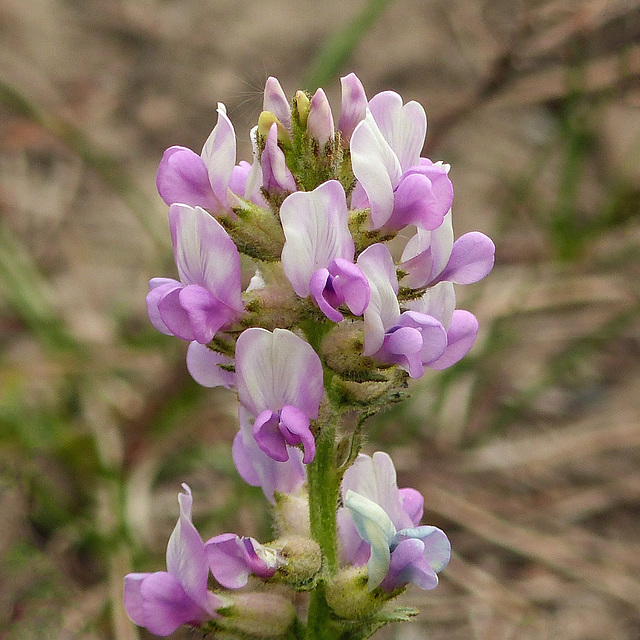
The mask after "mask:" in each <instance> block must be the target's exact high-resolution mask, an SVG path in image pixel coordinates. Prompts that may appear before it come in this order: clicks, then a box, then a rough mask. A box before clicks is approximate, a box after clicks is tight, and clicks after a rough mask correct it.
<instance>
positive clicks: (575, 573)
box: [0, 0, 640, 640]
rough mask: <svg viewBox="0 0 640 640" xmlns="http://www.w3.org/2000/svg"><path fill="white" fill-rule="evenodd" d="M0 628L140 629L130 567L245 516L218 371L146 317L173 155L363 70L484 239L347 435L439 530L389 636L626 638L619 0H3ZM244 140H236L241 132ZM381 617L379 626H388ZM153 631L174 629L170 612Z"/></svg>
mask: <svg viewBox="0 0 640 640" xmlns="http://www.w3.org/2000/svg"><path fill="white" fill-rule="evenodd" d="M0 18H1V19H0V25H2V27H1V28H2V33H3V38H2V40H0V61H1V62H2V64H0V114H1V117H0V213H1V215H2V218H1V219H0V327H1V333H0V336H1V337H0V340H1V341H2V351H1V354H0V359H1V360H0V361H1V363H2V367H1V370H0V467H1V469H2V475H1V478H0V491H1V492H2V493H1V495H2V499H1V500H0V518H1V521H2V523H3V524H2V525H1V526H0V553H1V555H2V562H1V563H0V583H1V584H2V585H3V588H2V589H1V590H0V637H1V638H4V639H5V640H23V639H29V638H38V639H41V638H82V639H83V640H84V639H87V640H89V639H91V640H93V639H96V640H98V639H100V640H102V639H105V640H108V639H114V640H115V639H118V640H130V639H133V638H137V637H148V636H145V633H144V632H140V631H138V630H137V629H136V628H135V627H134V626H133V625H132V624H131V623H130V622H129V621H128V619H127V617H126V615H125V613H124V611H123V608H122V604H121V590H122V577H123V575H124V574H125V573H127V572H129V571H132V570H139V571H146V570H156V569H161V568H163V565H164V559H163V554H164V550H165V545H166V540H167V538H168V536H169V534H170V531H171V529H172V528H173V525H174V523H175V518H176V514H177V501H176V495H177V493H178V491H179V488H180V483H181V482H185V481H186V482H189V484H190V485H191V487H192V489H193V491H194V495H195V507H196V514H195V517H196V522H197V525H198V527H199V529H200V530H201V532H202V534H203V536H205V537H209V536H212V535H215V534H217V533H222V532H224V531H237V532H238V533H242V534H245V535H254V536H256V537H258V538H261V537H267V536H268V530H269V522H268V518H267V510H266V505H265V503H264V500H263V498H262V495H261V493H260V492H259V491H258V490H255V489H253V488H251V487H248V486H247V485H245V484H244V483H243V482H241V481H240V480H239V478H238V476H237V473H236V472H235V470H234V468H233V464H232V461H231V454H230V445H231V441H232V439H233V436H234V435H235V430H236V422H235V415H234V411H235V405H234V398H233V395H232V394H231V393H230V392H227V391H225V390H221V389H215V390H207V389H202V388H200V387H198V386H197V385H196V384H195V383H194V382H193V381H192V380H191V379H190V378H189V376H188V374H187V373H186V370H185V365H184V354H185V345H183V344H180V343H179V341H177V340H174V339H171V338H167V337H166V336H163V335H160V334H158V333H157V332H155V331H154V330H153V329H152V328H151V327H150V325H149V323H148V320H147V318H146V312H145V307H144V296H145V294H146V282H147V280H148V279H149V278H150V277H153V276H156V275H159V274H169V273H171V270H172V269H173V266H172V256H171V252H170V248H169V236H168V232H167V229H166V226H167V225H166V207H165V206H164V204H163V203H162V202H161V201H160V200H159V198H158V197H157V196H156V195H155V193H154V177H155V169H156V167H157V163H158V161H159V159H160V157H161V154H162V151H163V150H164V148H165V147H167V146H169V145H171V144H182V145H185V146H190V147H192V148H199V146H200V145H201V144H202V142H203V141H204V139H205V138H206V135H207V134H208V133H209V131H210V129H211V127H212V125H213V122H214V115H215V103H216V101H218V100H220V101H223V102H225V103H226V105H227V107H228V109H229V111H230V114H231V118H232V120H233V122H234V124H235V126H236V132H237V133H238V136H239V139H240V140H239V141H240V147H241V155H242V157H245V158H246V157H248V156H249V153H250V150H249V144H248V137H244V136H246V132H248V130H249V127H250V126H251V124H252V121H253V120H254V119H255V118H256V117H257V114H258V111H259V109H260V105H261V88H262V84H263V81H264V79H265V78H266V76H267V75H275V76H277V77H279V79H280V80H281V82H282V84H283V86H284V87H285V90H286V91H287V92H288V93H292V92H293V91H294V90H295V89H297V88H299V86H304V84H305V83H308V87H305V88H312V87H313V86H315V85H316V84H322V85H323V86H324V87H325V88H327V89H329V93H330V96H332V97H333V103H334V104H338V100H337V99H336V97H337V95H338V81H337V78H338V76H339V75H340V74H341V73H343V72H347V71H352V70H353V71H355V72H356V73H357V74H358V75H359V76H360V77H361V79H362V80H363V82H364V84H365V87H366V88H367V91H368V94H369V95H370V96H371V95H373V94H374V93H376V92H377V91H380V90H384V89H389V88H391V89H395V90H397V91H399V92H400V93H401V94H402V95H403V97H404V98H405V100H409V99H416V100H418V101H420V102H421V103H422V104H424V105H425V106H426V108H427V114H428V117H429V132H428V136H427V147H426V149H425V153H426V155H427V156H429V157H431V158H433V159H434V160H436V159H443V160H445V161H447V162H450V163H451V164H452V167H453V168H452V177H453V181H454V186H455V188H456V199H455V202H454V206H455V209H456V215H455V219H456V223H457V228H456V232H457V234H458V235H460V234H461V233H463V232H465V231H467V230H471V229H478V230H481V231H484V232H485V233H488V234H489V235H491V236H492V237H493V238H494V239H495V241H496V245H497V247H498V251H497V264H496V268H495V269H494V271H493V273H492V274H491V275H490V276H489V277H488V278H487V279H486V280H485V281H483V282H482V283H480V284H478V285H474V287H468V289H469V290H470V291H468V292H467V291H465V292H464V293H465V294H467V295H468V296H470V297H468V298H467V299H465V300H463V301H462V304H461V306H463V307H466V308H469V309H471V310H472V311H473V312H474V313H476V314H477V315H478V317H479V319H480V323H481V335H480V337H479V340H478V343H477V345H476V347H474V350H473V351H472V352H471V354H470V356H469V357H468V358H466V359H465V360H463V361H462V362H461V363H459V364H458V365H457V366H456V367H454V368H452V369H450V370H448V371H446V372H442V373H438V374H436V373H432V374H428V375H426V376H425V378H424V379H423V380H421V381H420V382H418V383H415V384H413V385H412V387H411V389H410V391H411V394H412V398H411V399H410V400H409V401H408V402H407V403H405V404H404V405H400V406H397V407H394V408H393V409H392V410H390V411H388V412H386V413H385V414H383V415H382V416H380V417H377V418H376V419H375V420H373V421H371V423H370V424H369V425H368V427H367V429H368V435H369V439H370V442H369V444H368V445H367V446H368V448H369V449H370V450H375V448H376V446H377V445H378V444H379V445H380V446H381V447H383V448H384V449H385V450H389V451H390V452H391V454H392V457H393V458H394V460H395V462H396V466H397V467H398V468H399V469H400V472H401V478H400V480H401V484H403V483H404V484H410V485H412V486H416V487H417V488H419V489H420V490H421V491H422V492H423V494H424V495H425V499H426V507H427V514H428V516H427V519H428V521H429V522H430V523H434V524H438V525H440V526H442V527H443V528H444V529H446V530H447V532H448V533H449V535H450V538H451V539H452V542H453V545H454V549H455V557H454V560H453V561H452V563H451V565H450V566H449V568H448V569H447V570H446V571H445V572H444V574H443V578H442V583H441V585H440V587H439V588H438V589H437V590H436V591H434V592H431V593H429V594H426V595H425V594H423V593H418V592H410V593H409V594H407V595H406V596H405V599H406V601H407V603H409V604H412V605H416V606H418V607H419V608H420V609H421V610H422V611H423V613H422V615H421V617H420V618H419V619H418V622H414V623H411V625H406V626H404V627H402V626H399V627H397V628H396V629H388V630H383V631H381V632H380V637H385V635H386V637H398V638H413V637H424V635H425V634H426V633H427V632H428V634H429V637H431V638H434V639H438V638H447V640H452V639H455V638H460V639H461V640H462V639H465V640H466V639H469V638H487V639H488V638H491V639H492V640H496V639H501V638H504V639H507V638H518V639H521V638H524V639H527V638H531V639H536V640H537V639H545V638H549V639H551V638H557V637H562V638H566V639H567V640H572V639H575V640H582V639H584V638H594V639H595V638H598V639H599V638H608V639H609V638H611V639H613V640H617V639H620V640H635V638H637V637H638V632H639V629H640V606H639V604H638V603H640V542H639V541H638V536H637V532H638V527H639V526H640V515H639V513H640V510H639V507H640V471H639V469H640V467H639V466H638V464H639V462H640V405H639V403H638V397H639V391H640V357H639V356H640V315H639V314H638V307H639V297H640V296H639V291H640V289H639V287H638V276H639V275H640V221H639V219H638V212H639V209H640V91H639V90H638V80H639V79H640V3H638V2H628V1H627V2H623V1H617V2H612V1H609V2H601V1H599V0H588V1H587V2H570V1H567V0H543V1H538V2H535V3H525V2H520V1H519V0H510V1H509V2H505V3H492V2H488V1H487V2H485V1H484V0H473V1H469V0H454V1H453V2H446V3H445V2H440V1H438V0H428V1H425V2H422V3H412V2H410V0H396V1H395V2H391V1H386V2H382V1H380V0H377V1H376V0H370V2H366V3H365V2H360V3H356V4H354V3H340V2H333V1H331V2H326V3H322V4H320V3H316V4H314V5H313V6H311V5H309V6H307V5H306V4H305V3H299V2H293V1H289V0H274V2H272V3H270V5H269V11H268V12H265V9H264V5H263V4H262V3H260V2H257V1H256V2H245V3H238V2H232V1H231V0H224V1H223V0H221V1H219V2H213V1H211V0H195V1H194V2H190V3H188V4H184V3H180V2H171V1H168V2H167V1H160V0H135V1H132V2H126V3H117V2H112V3H109V2H102V1H100V0H89V1H88V2H84V3H81V4H78V3H72V2H68V0H39V1H38V2H33V1H30V2H17V1H16V2H13V1H10V2H8V3H5V4H3V5H2V7H0ZM243 145H244V147H243ZM394 634H395V636H394ZM175 637H176V638H178V637H186V635H184V634H182V632H177V633H176V634H175Z"/></svg>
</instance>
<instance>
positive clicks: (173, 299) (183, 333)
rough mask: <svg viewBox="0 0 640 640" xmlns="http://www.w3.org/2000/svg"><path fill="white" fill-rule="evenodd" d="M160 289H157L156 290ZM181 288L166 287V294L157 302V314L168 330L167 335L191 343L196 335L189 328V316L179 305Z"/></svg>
mask: <svg viewBox="0 0 640 640" xmlns="http://www.w3.org/2000/svg"><path fill="white" fill-rule="evenodd" d="M161 288H162V287H158V289H161ZM183 288H184V287H182V286H180V287H171V288H169V287H167V292H166V293H164V295H162V297H161V298H160V299H159V300H158V313H159V314H160V319H161V320H162V322H163V323H164V325H165V326H166V327H167V329H168V330H169V335H173V336H175V337H176V338H180V339H181V340H187V341H188V342H191V341H192V340H195V339H196V335H195V332H194V330H193V327H192V326H191V320H190V318H189V315H188V314H187V312H186V310H185V309H184V308H183V307H182V305H181V304H180V292H181V291H182V289H183ZM154 291H155V289H154ZM156 328H158V327H156Z"/></svg>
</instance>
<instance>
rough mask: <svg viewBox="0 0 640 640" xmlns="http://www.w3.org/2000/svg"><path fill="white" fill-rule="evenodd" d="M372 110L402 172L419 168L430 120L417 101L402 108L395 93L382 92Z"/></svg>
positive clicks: (376, 98)
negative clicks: (419, 159)
mask: <svg viewBox="0 0 640 640" xmlns="http://www.w3.org/2000/svg"><path fill="white" fill-rule="evenodd" d="M369 110H370V111H371V113H372V114H373V117H374V118H375V121H376V124H377V125H378V127H379V128H380V131H381V132H382V135H383V136H384V138H385V140H386V141H387V142H388V143H389V145H390V146H391V148H392V149H393V151H394V152H395V154H396V156H397V157H398V160H399V161H400V166H401V167H402V171H406V170H407V169H408V168H409V167H411V166H413V165H416V164H418V158H419V157H420V152H421V151H422V146H423V145H424V139H425V136H426V134H427V116H426V115H425V113H424V109H423V108H422V105H420V104H419V103H417V102H415V101H413V100H412V101H411V102H408V103H407V104H406V105H404V106H402V98H401V97H400V96H399V95H398V94H397V93H395V92H394V91H383V92H382V93H378V94H377V95H375V96H373V98H371V100H370V101H369Z"/></svg>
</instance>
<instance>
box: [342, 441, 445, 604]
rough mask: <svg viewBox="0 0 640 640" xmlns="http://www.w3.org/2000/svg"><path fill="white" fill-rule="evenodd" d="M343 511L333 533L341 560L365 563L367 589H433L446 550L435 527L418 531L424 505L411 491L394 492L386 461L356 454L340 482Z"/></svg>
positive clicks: (390, 464)
mask: <svg viewBox="0 0 640 640" xmlns="http://www.w3.org/2000/svg"><path fill="white" fill-rule="evenodd" d="M342 499H343V503H344V505H345V506H344V507H341V508H340V509H339V510H338V516H337V517H338V527H339V532H340V539H341V541H342V544H343V549H344V554H345V557H346V560H347V561H348V562H351V563H353V564H355V565H363V564H365V563H366V565H367V571H368V574H369V581H368V587H369V589H374V588H376V587H378V586H379V587H381V588H382V589H383V590H384V591H387V592H391V591H394V590H395V589H398V588H401V587H404V586H406V585H407V584H409V583H413V584H416V585H417V586H419V587H420V588H422V589H433V588H434V587H435V586H436V585H437V584H438V577H437V575H436V573H437V572H439V571H440V570H442V569H443V568H444V567H445V566H446V565H447V563H448V562H449V557H450V552H451V548H450V545H449V541H448V539H447V537H446V535H445V534H444V533H443V532H442V531H441V530H440V529H437V528H436V527H430V526H419V522H420V518H421V517H422V509H423V499H422V496H421V495H420V494H419V493H418V492H417V491H415V490H414V489H398V485H397V481H396V471H395V468H394V466H393V462H392V460H391V458H390V457H389V456H388V455H387V454H386V453H382V452H380V451H378V452H377V453H374V454H373V457H369V456H366V455H363V454H360V455H359V456H358V458H357V459H356V461H355V462H354V464H353V465H352V466H351V467H350V468H349V469H347V471H346V472H345V474H344V477H343V480H342Z"/></svg>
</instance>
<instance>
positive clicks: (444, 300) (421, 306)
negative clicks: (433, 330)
mask: <svg viewBox="0 0 640 640" xmlns="http://www.w3.org/2000/svg"><path fill="white" fill-rule="evenodd" d="M406 306H407V307H408V308H409V309H410V310H411V311H418V312H419V313H423V314H425V315H428V316H432V317H434V318H435V319H436V320H438V321H439V322H440V323H441V324H442V326H443V327H444V328H445V329H448V328H449V327H450V325H451V320H452V318H453V312H454V311H455V308H456V293H455V290H454V288H453V283H452V282H439V283H438V284H436V285H434V286H432V287H429V288H428V289H427V290H426V292H425V293H424V294H423V295H422V296H420V297H419V298H418V299H417V300H410V301H409V302H407V305H406Z"/></svg>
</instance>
